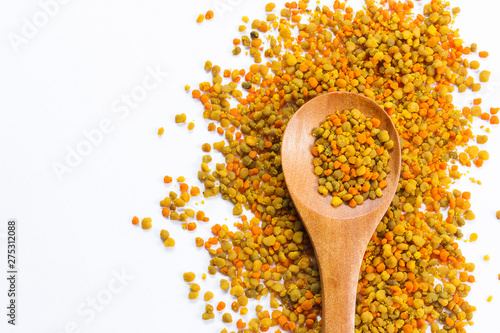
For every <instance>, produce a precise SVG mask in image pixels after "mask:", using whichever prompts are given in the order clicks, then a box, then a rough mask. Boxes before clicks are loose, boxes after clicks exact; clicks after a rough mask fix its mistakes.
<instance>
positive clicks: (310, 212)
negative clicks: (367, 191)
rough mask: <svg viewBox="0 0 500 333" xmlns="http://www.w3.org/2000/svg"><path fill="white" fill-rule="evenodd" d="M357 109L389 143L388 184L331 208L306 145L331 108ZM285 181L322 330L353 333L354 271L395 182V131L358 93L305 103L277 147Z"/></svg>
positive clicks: (397, 166) (382, 113)
mask: <svg viewBox="0 0 500 333" xmlns="http://www.w3.org/2000/svg"><path fill="white" fill-rule="evenodd" d="M352 109H358V110H359V111H360V112H361V113H362V114H364V115H365V116H367V117H370V118H373V117H375V118H378V119H379V120H380V126H379V128H380V129H385V130H387V131H388V132H389V137H390V139H391V140H392V141H394V147H393V148H392V149H391V150H390V151H389V154H390V159H389V162H388V164H389V168H390V172H389V173H388V174H387V178H386V179H385V180H386V181H387V184H388V185H387V187H386V188H385V189H383V191H382V192H383V195H382V196H381V197H379V198H376V199H374V200H371V199H367V200H365V201H364V202H363V203H362V204H361V205H357V206H356V207H354V208H351V207H349V206H348V205H346V204H342V205H340V206H338V207H334V206H332V204H331V195H328V196H323V195H321V194H320V193H319V192H318V176H317V175H316V174H315V173H314V166H313V159H314V156H313V155H312V153H311V149H312V148H313V146H314V143H315V140H316V139H315V137H313V135H312V131H313V129H315V128H316V127H319V126H320V124H322V123H323V122H325V121H326V118H327V117H328V116H330V115H332V114H334V113H335V112H336V111H344V110H352ZM281 158H282V166H283V173H284V175H285V183H286V186H287V188H288V191H289V193H290V195H291V198H292V200H293V203H294V206H295V208H296V209H297V211H298V213H299V215H300V218H301V219H302V223H303V224H304V226H305V228H306V230H307V232H308V234H309V238H310V239H311V242H312V245H313V247H314V251H315V254H316V258H317V262H318V266H319V269H320V276H321V287H322V308H323V310H322V311H323V312H322V332H323V333H333V332H335V333H352V332H354V318H355V305H356V291H357V283H358V277H359V270H360V267H361V262H362V260H363V255H364V253H365V250H366V246H367V245H368V242H369V240H370V238H371V237H372V235H373V233H374V231H375V229H376V227H377V226H378V224H379V223H380V221H381V219H382V217H383V216H384V214H385V212H386V211H387V209H388V207H389V205H390V203H391V202H392V199H393V197H394V195H395V193H396V189H397V186H398V180H399V174H400V171H401V149H400V142H399V136H398V132H397V130H396V128H395V127H394V124H393V122H392V120H391V118H390V117H389V115H388V114H387V113H386V112H385V111H384V110H383V109H382V108H381V107H380V106H379V105H378V104H377V103H376V102H374V101H372V100H371V99H369V98H367V97H364V96H362V95H359V94H354V93H348V92H333V93H328V94H323V95H320V96H318V97H315V98H314V99H312V100H310V101H309V102H307V103H306V104H304V105H303V106H302V107H301V108H300V109H299V110H297V112H295V114H294V115H293V117H292V118H291V119H290V121H289V122H288V124H287V127H286V130H285V133H284V136H283V143H282V147H281Z"/></svg>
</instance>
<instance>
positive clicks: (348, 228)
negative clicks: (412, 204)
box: [305, 212, 378, 333]
mask: <svg viewBox="0 0 500 333" xmlns="http://www.w3.org/2000/svg"><path fill="white" fill-rule="evenodd" d="M306 218H307V219H308V220H309V221H308V223H305V226H306V228H307V231H308V233H309V235H310V238H311V241H312V243H313V246H314V251H315V253H316V258H317V261H318V265H319V269H320V275H321V288H322V311H323V312H322V332H323V333H353V332H354V319H355V313H356V311H355V307H356V292H357V286H358V279H359V271H360V267H361V262H362V260H363V256H364V253H365V251H366V246H367V244H368V241H369V240H370V237H371V236H372V235H373V231H374V230H373V229H374V226H373V224H374V223H373V221H372V222H371V223H370V222H369V221H370V219H373V218H378V216H377V217H374V216H364V217H362V218H354V219H350V220H343V221H338V220H337V221H333V220H332V221H330V220H329V219H328V218H326V217H324V216H320V215H317V214H315V213H314V212H308V214H307V217H306ZM313 221H320V222H316V223H311V222H313ZM370 225H372V227H370Z"/></svg>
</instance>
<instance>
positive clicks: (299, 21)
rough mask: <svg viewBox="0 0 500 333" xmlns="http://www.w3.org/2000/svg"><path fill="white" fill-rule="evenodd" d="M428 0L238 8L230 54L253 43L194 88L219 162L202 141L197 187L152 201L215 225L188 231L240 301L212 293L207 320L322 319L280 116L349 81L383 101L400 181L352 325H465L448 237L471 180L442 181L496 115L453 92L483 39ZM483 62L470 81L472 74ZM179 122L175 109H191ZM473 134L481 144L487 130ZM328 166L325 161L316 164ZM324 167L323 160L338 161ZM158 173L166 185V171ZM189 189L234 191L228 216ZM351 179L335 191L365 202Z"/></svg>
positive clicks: (366, 262) (254, 328)
mask: <svg viewBox="0 0 500 333" xmlns="http://www.w3.org/2000/svg"><path fill="white" fill-rule="evenodd" d="M423 2H424V1H422V2H419V9H418V10H417V8H415V7H416V6H414V4H413V2H411V1H402V2H397V1H392V0H381V1H377V2H375V1H374V0H366V1H365V5H364V7H363V8H362V9H361V8H360V9H359V10H354V9H353V8H351V7H350V6H349V5H348V4H349V1H347V2H340V1H338V0H335V1H332V2H328V4H326V5H318V4H316V3H312V2H310V1H298V2H288V3H286V5H285V7H283V8H279V7H278V6H276V5H274V4H272V3H270V4H268V5H267V6H265V11H266V12H265V14H264V11H263V17H262V19H255V20H253V21H252V20H250V19H249V18H248V17H244V18H243V24H242V25H240V26H239V27H238V29H237V31H235V33H236V34H237V35H238V37H236V38H235V39H234V40H233V44H234V50H233V52H232V53H233V54H234V55H238V56H245V55H246V56H248V57H250V58H251V59H252V61H253V64H252V65H251V66H249V67H248V68H240V69H235V68H232V69H231V68H221V67H220V66H218V65H213V64H212V62H208V61H207V63H206V64H205V68H204V69H205V70H206V71H208V72H209V73H210V74H211V79H210V80H209V81H206V82H202V83H200V84H199V87H198V89H194V90H193V91H192V96H193V98H195V99H197V100H199V101H200V103H201V106H200V108H201V109H202V110H203V116H204V118H206V119H207V120H208V122H209V124H208V131H209V132H211V133H212V135H216V136H220V138H219V140H218V141H217V142H215V143H213V144H212V145H209V144H204V145H203V151H205V152H206V153H210V154H222V156H223V158H224V162H223V163H214V162H212V157H211V155H205V156H204V157H203V160H202V163H201V169H200V170H199V172H198V178H199V180H200V181H201V182H202V183H203V186H204V189H203V190H199V189H197V188H196V189H197V190H195V191H194V193H193V192H191V191H188V185H187V184H185V185H183V186H182V189H181V190H180V191H179V192H180V193H177V192H174V191H171V192H170V193H169V195H168V197H166V198H165V199H164V200H163V201H162V202H161V208H162V214H163V216H165V217H166V218H168V219H170V220H172V223H180V224H181V225H182V227H183V228H184V229H186V230H188V231H190V232H193V234H195V233H196V232H197V230H196V226H197V225H198V224H199V223H210V225H211V231H212V233H213V236H212V237H209V238H208V239H202V238H201V237H196V239H193V245H194V244H196V246H198V247H202V248H205V249H206V250H207V251H208V253H209V254H210V255H211V259H210V263H209V267H208V272H209V274H210V275H216V276H221V277H223V279H221V280H220V281H221V283H220V285H221V289H222V290H229V293H230V294H231V295H233V296H234V298H235V301H234V302H233V303H232V304H231V306H230V309H229V308H228V309H226V311H228V312H224V313H222V311H223V310H224V309H225V308H226V305H225V303H223V302H221V301H220V300H219V299H217V298H218V296H217V295H216V294H215V296H214V298H213V300H212V302H214V304H218V305H217V307H216V311H215V312H214V307H213V306H212V305H210V304H207V305H206V309H205V310H206V311H205V313H204V314H203V319H206V320H210V319H213V318H214V317H217V318H219V319H220V325H224V326H226V327H229V326H230V327H232V330H233V332H234V331H237V332H244V333H247V332H266V331H269V330H273V331H274V332H282V331H290V332H297V333H306V332H307V333H309V332H319V331H320V330H321V306H322V294H321V281H320V278H319V271H318V266H317V262H316V259H315V257H314V251H313V249H312V247H311V242H310V240H309V238H308V235H307V233H306V232H305V230H304V227H303V225H302V223H301V220H300V217H299V216H298V214H297V212H296V210H295V208H294V206H293V202H292V201H291V199H290V195H289V192H288V190H287V187H286V184H285V182H284V177H283V171H282V168H281V156H280V148H281V140H282V136H283V132H284V130H285V128H286V125H287V123H288V121H289V119H290V118H291V116H292V115H293V114H294V112H295V111H296V110H298V108H300V107H301V106H302V105H303V104H304V103H305V102H307V101H308V100H310V99H312V98H314V97H316V96H318V95H320V94H323V93H326V92H333V91H349V92H354V93H359V94H363V95H365V96H366V97H368V98H370V99H372V100H374V101H376V102H377V103H378V104H379V105H380V106H381V107H382V108H384V110H385V111H386V112H387V113H388V114H389V115H390V117H391V119H392V121H393V123H394V125H395V127H396V129H397V131H398V134H399V137H400V141H401V149H402V152H401V156H402V161H401V162H402V167H401V174H400V180H399V184H398V188H397V192H396V195H395V197H394V199H393V201H392V204H391V206H390V207H389V209H388V210H387V212H386V214H385V216H384V217H383V219H382V221H381V222H380V224H379V226H378V227H377V229H376V231H375V233H374V234H373V237H372V238H371V240H370V243H369V244H368V247H367V249H366V253H365V255H364V259H363V262H362V267H361V270H360V276H359V282H358V288H357V303H356V309H355V311H356V315H355V332H389V333H395V332H404V333H410V332H412V333H414V332H422V333H423V332H428V331H429V330H430V331H431V332H438V333H443V332H451V333H455V332H458V333H464V332H466V328H467V326H468V325H471V324H472V319H473V313H474V311H475V310H476V308H475V307H474V306H472V305H470V304H469V303H468V301H467V300H466V297H467V295H468V293H469V291H470V290H471V284H472V283H474V281H475V278H474V276H473V275H472V272H473V271H474V267H475V266H474V264H473V263H470V262H467V261H466V259H465V257H464V256H463V255H462V252H461V250H460V249H459V246H458V242H457V240H458V239H462V238H463V234H462V231H461V230H460V228H461V227H462V226H464V225H465V223H466V221H468V220H471V219H474V218H475V216H474V214H473V213H472V211H471V210H470V208H471V204H470V201H469V200H470V198H471V194H470V193H469V192H462V191H460V190H459V189H456V188H455V189H452V186H453V184H454V182H455V181H456V180H458V179H460V178H462V176H463V174H465V173H464V172H463V170H467V168H475V167H481V166H482V165H483V163H484V162H485V161H487V160H488V158H489V155H488V154H487V152H486V151H479V149H478V147H477V146H475V145H474V140H476V135H475V134H474V133H473V130H472V122H473V121H478V122H482V123H483V124H484V125H488V126H489V125H490V124H491V125H496V124H498V117H497V116H496V113H497V112H498V108H491V109H490V110H489V112H487V111H486V108H485V107H484V106H483V107H482V106H481V105H480V104H481V99H475V100H474V106H472V107H470V106H471V105H472V100H471V101H470V104H469V105H468V106H467V105H456V104H457V102H454V100H453V94H459V93H463V92H466V91H468V92H469V93H470V94H475V93H476V92H478V91H479V90H481V88H482V85H486V84H487V81H488V80H489V75H490V73H489V72H487V71H486V72H483V73H482V74H480V73H479V72H478V68H479V61H477V60H474V61H472V59H471V58H472V57H473V56H477V55H478V56H479V58H481V59H484V58H486V57H487V56H488V53H487V52H485V51H480V52H478V46H477V45H476V44H470V45H467V44H466V43H465V42H464V41H463V40H461V39H460V35H459V32H458V29H456V28H454V27H453V25H452V22H453V21H454V19H455V17H456V15H458V13H459V12H460V9H459V8H450V7H449V3H447V2H444V1H441V0H431V1H425V4H424V3H423ZM210 16H211V15H209V17H206V18H207V19H209V18H210ZM201 20H202V18H201V16H200V19H199V22H200V21H201ZM481 59H480V60H481ZM471 61H472V62H471ZM481 61H482V60H481ZM478 75H480V82H476V80H475V79H474V76H478ZM351 114H352V110H351ZM175 121H176V122H177V123H179V124H180V123H184V122H185V121H186V115H185V114H181V115H177V116H176V117H175ZM346 126H347V125H346ZM374 127H376V126H374ZM320 131H321V130H320ZM485 133H489V129H487V130H486V131H485ZM317 134H319V132H317ZM366 139H368V138H366ZM378 139H379V141H380V143H379V147H380V148H382V147H383V148H384V149H383V152H382V153H381V154H378V153H377V151H376V150H375V152H376V156H374V155H373V153H369V154H368V155H367V156H369V157H370V159H371V160H370V165H372V164H373V163H372V161H373V159H374V158H376V157H377V156H378V157H379V159H380V161H379V162H382V165H380V167H378V170H377V171H378V173H379V174H378V176H377V177H376V179H373V180H374V181H375V180H376V181H377V182H378V184H377V185H378V189H381V188H383V185H382V184H383V182H384V180H383V173H382V172H384V173H387V172H388V171H387V170H385V169H384V165H383V163H384V162H383V159H382V157H384V156H385V157H387V155H386V153H387V149H390V148H389V147H388V146H386V145H389V146H390V143H388V142H389V141H387V140H382V139H381V138H378ZM477 140H479V141H481V142H483V143H484V142H486V140H487V137H486V138H485V135H482V136H481V137H480V139H477ZM210 146H211V147H210ZM211 148H213V149H211ZM372 149H373V148H372ZM346 151H347V149H346ZM313 153H314V152H313ZM318 154H319V155H318V157H319V156H321V153H320V152H319V147H318ZM344 155H346V154H345V152H344ZM372 156H373V157H372ZM345 157H346V159H347V160H348V159H349V158H350V157H352V156H345ZM367 162H368V160H367ZM379 162H377V163H376V165H378V163H379ZM334 163H335V162H334ZM356 163H358V164H359V160H358V159H356V161H354V164H356ZM361 164H363V159H361ZM328 167H329V165H328ZM459 167H460V169H459ZM344 168H345V167H344ZM325 169H326V168H323V171H322V173H321V174H319V176H321V175H323V174H324V175H326V173H325ZM334 169H335V170H334ZM334 169H332V168H329V169H328V170H332V174H334V173H335V172H336V170H337V169H336V168H335V166H334ZM358 169H359V172H358ZM340 170H341V171H342V166H341V167H340ZM363 171H365V172H363ZM372 171H373V173H374V172H375V171H374V170H372ZM342 172H347V169H346V170H345V171H342ZM349 172H351V174H352V172H353V168H351V167H349ZM354 172H355V173H356V176H355V177H360V175H361V177H363V176H364V175H365V174H366V172H367V171H366V170H363V168H361V166H359V167H358V168H355V169H354ZM318 173H319V170H318ZM338 175H339V176H340V173H339V174H338ZM326 176H327V179H326V180H327V181H328V177H329V176H328V175H326ZM373 177H375V176H373ZM373 177H371V178H373ZM342 179H344V178H342ZM342 179H341V180H342ZM346 179H347V178H346ZM164 181H165V183H166V184H167V185H166V186H167V187H171V186H174V185H173V184H171V183H172V178H171V177H168V176H166V177H165V179H164ZM179 181H181V182H184V179H182V180H179ZM349 181H351V180H349ZM349 181H348V184H349V186H350V187H351V184H350V183H349ZM321 182H322V180H321V179H320V185H322V184H321ZM361 182H362V180H361ZM331 183H332V184H331V185H332V186H331V189H332V191H333V190H336V189H337V185H336V184H335V187H334V183H333V182H331ZM365 183H366V180H365ZM326 184H327V182H325V184H323V185H324V187H325V188H326V190H327V191H330V185H328V187H327V186H326ZM358 184H359V185H361V190H362V191H363V190H364V189H366V191H365V192H364V195H363V194H361V197H362V199H363V200H364V199H366V198H365V196H366V193H368V195H367V197H370V198H371V197H373V194H374V195H375V196H377V195H380V194H381V193H380V191H378V190H377V186H374V185H375V184H372V183H370V188H369V189H367V186H368V185H367V186H365V185H364V184H361V183H358ZM323 185H322V186H323ZM338 185H339V190H340V183H339V184H338ZM363 186H365V187H364V188H363ZM354 188H355V189H357V188H356V185H355V186H354ZM344 189H345V185H344ZM321 191H322V192H323V193H324V192H325V190H324V189H323V188H321ZM357 191H358V192H359V191H360V190H359V189H357ZM362 191H361V192H362ZM200 192H201V193H200ZM334 192H336V191H334ZM199 194H203V197H205V198H208V197H213V196H221V197H222V198H223V199H224V200H227V201H230V202H231V203H232V204H233V207H234V208H233V214H234V215H235V216H238V222H237V223H235V225H234V226H228V225H226V224H219V223H216V222H217V221H215V222H213V221H210V219H209V218H208V217H205V214H204V213H203V212H202V211H198V212H194V210H193V209H191V208H189V205H191V203H192V201H191V202H190V200H191V199H193V198H195V197H196V196H197V195H199ZM350 194H351V195H353V197H352V198H351V197H350V196H346V197H345V199H346V200H345V201H348V202H349V204H351V203H352V201H351V200H354V203H355V204H358V203H359V202H360V201H361V198H359V197H357V199H355V198H356V195H358V194H356V195H354V194H353V193H350ZM342 200H343V201H344V196H343V197H342ZM338 203H339V202H338V200H337V202H335V203H334V204H338ZM354 203H352V204H354ZM188 209H190V210H188ZM244 212H245V214H247V215H248V216H247V215H242V214H244ZM134 223H135V222H134ZM143 224H144V223H143ZM149 226H150V225H149V223H146V225H145V227H149ZM167 239H168V238H167ZM185 278H186V276H185ZM190 279H191V277H189V276H188V279H187V281H188V280H190ZM223 281H224V282H223ZM199 291H200V287H199V286H198V285H197V284H191V285H190V294H189V297H190V298H193V299H195V298H197V297H198V293H199ZM263 297H265V298H264V299H266V300H267V299H268V300H269V306H270V308H271V309H272V310H271V311H268V310H264V308H263V307H262V306H261V305H259V306H257V308H256V309H255V312H254V311H253V310H249V309H248V308H247V307H246V305H247V302H248V300H249V299H257V300H261V302H262V301H263V300H264V299H263ZM207 299H211V296H207ZM196 304H197V303H196ZM231 311H232V312H231ZM230 312H231V313H230ZM227 331H228V330H227V329H226V328H223V329H222V332H227Z"/></svg>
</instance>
